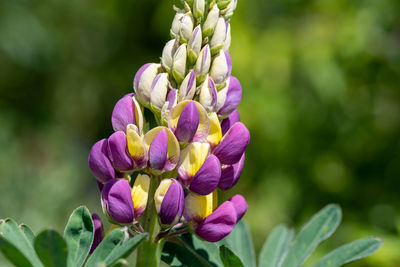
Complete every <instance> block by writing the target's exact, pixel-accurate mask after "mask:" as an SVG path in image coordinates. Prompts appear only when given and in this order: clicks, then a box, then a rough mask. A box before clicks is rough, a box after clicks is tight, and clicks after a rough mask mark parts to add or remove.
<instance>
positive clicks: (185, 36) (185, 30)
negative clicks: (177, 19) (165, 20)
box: [179, 13, 193, 43]
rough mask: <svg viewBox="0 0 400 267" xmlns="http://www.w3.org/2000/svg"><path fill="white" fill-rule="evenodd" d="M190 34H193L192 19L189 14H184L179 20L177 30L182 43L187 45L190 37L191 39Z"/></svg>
mask: <svg viewBox="0 0 400 267" xmlns="http://www.w3.org/2000/svg"><path fill="white" fill-rule="evenodd" d="M192 32H193V18H192V15H191V13H186V14H185V15H184V16H183V17H182V18H181V25H180V29H179V33H180V36H181V40H182V41H183V42H184V43H187V42H188V41H189V40H190V37H192Z"/></svg>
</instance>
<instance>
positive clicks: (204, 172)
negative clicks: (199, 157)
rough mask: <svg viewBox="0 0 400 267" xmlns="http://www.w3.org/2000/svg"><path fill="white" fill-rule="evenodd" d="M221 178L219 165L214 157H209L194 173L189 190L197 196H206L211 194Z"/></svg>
mask: <svg viewBox="0 0 400 267" xmlns="http://www.w3.org/2000/svg"><path fill="white" fill-rule="evenodd" d="M220 177H221V163H220V162H219V160H218V158H217V157H216V156H214V155H210V156H209V157H208V158H207V159H206V160H205V161H204V163H203V165H201V167H200V169H199V170H198V171H197V172H196V174H195V175H194V177H193V180H192V181H191V183H190V186H189V189H190V190H191V191H192V192H195V193H197V194H199V195H208V194H210V193H211V192H213V191H214V190H215V189H216V188H217V186H218V182H219V179H220Z"/></svg>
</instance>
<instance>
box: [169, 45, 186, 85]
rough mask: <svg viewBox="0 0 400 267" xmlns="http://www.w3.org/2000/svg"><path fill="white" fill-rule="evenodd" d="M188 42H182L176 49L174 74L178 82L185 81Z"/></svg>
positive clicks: (173, 65) (173, 66)
mask: <svg viewBox="0 0 400 267" xmlns="http://www.w3.org/2000/svg"><path fill="white" fill-rule="evenodd" d="M186 56H187V55H186V44H182V45H181V46H179V48H178V50H176V52H175V55H174V58H173V61H174V62H173V64H172V75H173V76H174V78H175V80H176V81H177V83H178V84H180V83H181V82H182V81H183V77H185V73H186Z"/></svg>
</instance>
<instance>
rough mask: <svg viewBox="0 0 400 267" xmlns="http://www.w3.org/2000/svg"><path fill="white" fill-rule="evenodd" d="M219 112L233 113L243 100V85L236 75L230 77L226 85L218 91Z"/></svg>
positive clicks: (224, 114)
mask: <svg viewBox="0 0 400 267" xmlns="http://www.w3.org/2000/svg"><path fill="white" fill-rule="evenodd" d="M217 99H218V103H217V112H218V115H220V116H228V115H229V114H231V113H232V112H233V111H234V110H235V109H236V108H237V106H238V105H239V104H240V101H241V100H242V86H241V85H240V83H239V80H238V79H236V78H235V77H234V76H231V77H229V79H228V80H227V82H226V84H225V87H224V88H223V89H221V90H220V91H218V93H217Z"/></svg>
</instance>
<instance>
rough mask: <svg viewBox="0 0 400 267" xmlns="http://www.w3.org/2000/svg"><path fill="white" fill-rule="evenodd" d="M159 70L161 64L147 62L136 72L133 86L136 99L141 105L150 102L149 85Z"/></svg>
mask: <svg viewBox="0 0 400 267" xmlns="http://www.w3.org/2000/svg"><path fill="white" fill-rule="evenodd" d="M160 70H161V64H156V63H148V64H145V65H143V66H142V67H141V68H140V69H139V70H138V71H137V72H136V75H135V79H134V80H133V88H134V90H135V92H136V95H137V99H138V101H139V102H141V103H142V104H143V105H147V104H148V103H149V102H150V91H151V85H152V83H153V80H154V78H155V77H156V76H157V74H158V73H159V72H160Z"/></svg>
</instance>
